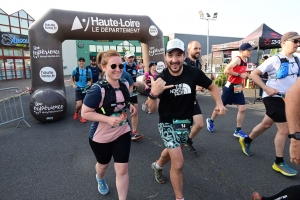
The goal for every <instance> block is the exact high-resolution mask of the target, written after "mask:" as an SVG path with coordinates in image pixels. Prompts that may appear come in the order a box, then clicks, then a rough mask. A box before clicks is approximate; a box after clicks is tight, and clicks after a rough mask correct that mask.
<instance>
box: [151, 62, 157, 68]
mask: <svg viewBox="0 0 300 200" xmlns="http://www.w3.org/2000/svg"><path fill="white" fill-rule="evenodd" d="M153 65H157V63H156V62H155V61H151V62H150V63H149V67H152V66H153Z"/></svg>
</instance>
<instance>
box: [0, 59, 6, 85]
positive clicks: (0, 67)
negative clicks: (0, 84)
mask: <svg viewBox="0 0 300 200" xmlns="http://www.w3.org/2000/svg"><path fill="white" fill-rule="evenodd" d="M5 79H6V78H5V71H4V61H3V59H0V80H5Z"/></svg>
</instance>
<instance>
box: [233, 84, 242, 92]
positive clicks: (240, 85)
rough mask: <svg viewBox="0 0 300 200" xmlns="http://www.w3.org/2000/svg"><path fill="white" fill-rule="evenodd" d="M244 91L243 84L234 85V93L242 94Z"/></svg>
mask: <svg viewBox="0 0 300 200" xmlns="http://www.w3.org/2000/svg"><path fill="white" fill-rule="evenodd" d="M242 90H243V85H242V84H238V85H234V86H233V91H234V93H235V94H236V93H241V92H242Z"/></svg>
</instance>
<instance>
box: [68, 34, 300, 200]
mask: <svg viewBox="0 0 300 200" xmlns="http://www.w3.org/2000/svg"><path fill="white" fill-rule="evenodd" d="M299 46H300V36H299V34H298V33H296V32H288V33H286V34H284V35H283V36H282V38H281V47H282V51H281V52H280V53H278V54H277V55H274V56H272V57H270V58H268V59H267V58H266V59H265V61H264V62H263V63H262V64H261V65H260V66H258V67H257V68H256V69H255V70H254V71H253V72H252V73H251V78H252V79H253V81H254V82H255V83H256V84H257V85H259V86H260V87H261V88H262V90H263V91H264V92H263V95H262V97H261V98H262V101H263V103H264V105H265V107H266V114H265V116H264V118H263V120H262V122H261V123H260V124H258V125H257V126H256V127H254V128H253V130H252V132H251V133H250V134H249V135H247V134H246V133H244V132H243V131H242V124H243V121H244V117H245V114H246V105H245V97H244V94H243V87H242V82H243V79H245V78H246V77H247V73H246V67H247V58H249V57H250V56H251V53H252V49H253V47H252V46H251V45H250V44H249V43H244V44H242V45H241V46H240V47H239V52H240V55H239V56H237V57H235V58H233V59H232V60H231V62H230V63H229V64H228V65H227V66H226V68H225V71H224V72H225V73H226V74H228V80H227V83H226V84H225V86H224V87H223V88H222V94H221V93H220V92H219V89H218V88H217V86H216V85H214V83H213V82H212V80H211V79H209V78H208V77H207V76H206V75H205V73H204V72H203V71H202V70H203V69H202V66H201V63H200V62H199V57H200V54H201V44H200V43H199V42H197V41H191V42H190V43H189V44H188V46H187V52H188V56H186V54H185V45H184V43H183V42H182V41H181V40H179V39H173V40H170V41H168V43H167V46H166V49H165V63H166V68H165V69H164V70H163V71H162V72H161V73H157V72H156V65H157V63H156V62H155V61H151V62H150V63H149V70H148V71H147V72H145V73H144V75H143V76H144V77H143V83H142V84H144V88H145V94H146V95H147V100H146V101H145V102H144V103H143V104H142V110H144V111H146V112H147V113H149V114H151V113H154V112H156V111H158V115H159V123H158V133H159V134H160V136H161V138H162V141H163V143H164V146H165V149H164V150H163V151H162V152H161V154H160V155H159V156H158V159H157V160H156V161H155V162H152V164H151V163H150V164H151V168H152V170H153V172H154V178H155V180H156V181H157V182H158V183H164V182H165V177H164V176H163V167H164V166H165V164H166V163H168V162H169V161H171V169H170V180H171V184H172V187H173V190H174V194H175V197H176V200H184V194H183V173H182V169H183V164H184V158H183V153H182V148H183V147H184V146H186V147H187V148H188V150H189V151H191V152H193V153H197V150H196V149H195V148H194V146H193V141H192V140H193V138H194V137H195V136H196V135H197V134H198V133H199V132H200V130H201V129H202V127H203V126H204V122H203V116H202V112H201V108H200V105H199V102H198V101H197V99H196V92H197V91H204V90H206V89H207V90H209V92H210V94H211V97H212V99H213V101H214V102H215V104H216V106H215V108H214V110H213V113H212V116H211V117H210V118H207V119H206V126H207V130H208V131H210V132H213V131H215V126H214V125H215V120H216V118H217V116H223V115H225V114H226V112H227V109H226V105H228V104H235V105H237V108H238V113H237V120H236V121H237V122H236V128H235V129H234V131H233V136H235V137H238V138H239V144H240V145H241V148H242V151H243V152H244V154H246V155H247V156H251V155H252V152H251V150H250V144H251V142H252V141H253V140H254V139H255V138H256V137H258V136H259V135H260V134H262V133H263V132H264V131H266V130H267V129H268V128H270V127H271V126H272V124H273V123H275V125H276V127H277V133H276V136H275V138H274V144H275V161H274V163H273V165H272V168H273V169H274V170H275V171H277V172H280V173H281V174H283V175H285V176H295V175H297V171H296V170H294V169H292V168H291V167H289V166H288V164H287V163H286V161H285V160H284V159H283V150H284V146H285V143H286V139H287V138H291V141H290V161H291V162H293V163H296V164H300V141H299V140H300V123H299V120H298V119H299V115H300V114H299V113H300V107H299V106H295V105H298V104H299V102H300V96H299V95H295V94H299V92H300V86H299V85H300V80H297V77H298V76H299V75H300V70H299V69H300V66H299V65H300V63H299V60H298V58H297V57H295V56H294V55H293V53H294V52H295V51H296V50H297V48H298V47H299ZM123 59H124V61H122V58H121V56H120V54H119V53H118V52H117V51H115V50H108V51H105V52H101V53H99V54H98V55H97V57H96V58H94V59H91V66H89V67H87V68H85V67H84V62H85V60H84V58H79V59H78V65H79V67H77V68H75V69H74V70H73V73H72V83H73V87H74V89H75V100H76V108H75V113H74V116H73V118H74V120H77V119H78V114H79V113H80V112H81V113H80V114H81V120H80V121H81V122H82V123H85V122H86V120H89V121H92V124H91V127H90V130H89V143H90V147H91V149H92V151H93V153H94V155H95V158H96V161H97V162H96V165H95V169H96V180H97V183H98V190H99V192H100V193H101V194H103V195H106V194H108V192H109V187H108V184H107V183H106V180H105V172H106V170H107V168H108V166H109V163H110V160H111V158H113V160H114V168H115V172H116V187H117V191H118V196H119V199H120V200H125V199H126V198H127V193H128V188H129V173H128V161H129V155H130V146H131V141H132V140H140V139H142V134H140V133H138V132H137V127H138V97H137V95H136V87H138V86H139V84H140V83H138V82H137V80H136V78H137V76H138V69H140V67H138V66H140V65H141V63H138V64H137V62H135V61H134V59H135V56H134V53H133V52H126V53H125V56H124V58H123ZM95 66H97V68H99V70H95ZM285 66H287V69H283V68H284V67H285ZM265 73H266V74H268V79H267V81H266V82H265V81H263V80H262V78H261V76H262V75H263V74H265ZM92 84H93V85H92ZM91 85H92V86H91ZM87 87H88V88H89V89H88V90H87V91H85V90H83V89H82V88H87ZM295 107H296V108H295ZM127 110H129V112H130V113H131V114H130V116H128V114H127V113H128V112H127ZM129 119H130V120H129ZM216 128H217V127H216ZM150 164H149V165H150ZM299 193H300V185H297V186H292V187H288V188H286V189H284V190H283V191H281V192H279V193H278V194H276V195H273V196H272V197H263V196H262V195H260V194H259V193H258V192H254V193H253V194H252V197H251V198H252V200H269V199H278V198H280V197H283V196H287V197H288V199H299V196H300V194H299ZM297 197H298V198H297Z"/></svg>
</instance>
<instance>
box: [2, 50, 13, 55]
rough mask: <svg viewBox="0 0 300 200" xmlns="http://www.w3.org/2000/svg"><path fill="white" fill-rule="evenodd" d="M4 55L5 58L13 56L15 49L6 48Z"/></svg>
mask: <svg viewBox="0 0 300 200" xmlns="http://www.w3.org/2000/svg"><path fill="white" fill-rule="evenodd" d="M4 55H5V56H13V55H14V54H13V48H4Z"/></svg>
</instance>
